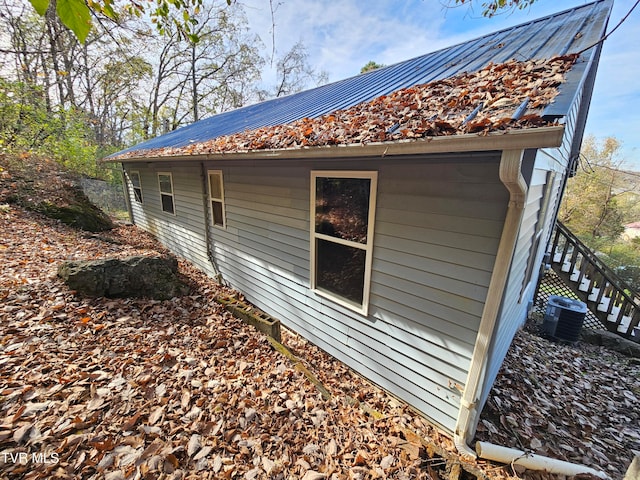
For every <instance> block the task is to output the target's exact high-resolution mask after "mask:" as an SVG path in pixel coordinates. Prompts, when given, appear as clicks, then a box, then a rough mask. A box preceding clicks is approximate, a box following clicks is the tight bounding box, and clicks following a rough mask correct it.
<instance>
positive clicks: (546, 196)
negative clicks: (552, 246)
mask: <svg viewBox="0 0 640 480" xmlns="http://www.w3.org/2000/svg"><path fill="white" fill-rule="evenodd" d="M555 179H556V172H554V171H549V172H547V179H546V183H545V185H544V192H543V194H542V198H541V199H540V210H539V211H538V221H537V222H536V227H535V230H534V232H533V238H532V240H531V249H530V250H529V259H528V261H527V269H526V270H525V274H524V279H523V280H522V287H521V289H520V301H522V300H523V299H524V294H525V292H526V291H527V286H528V285H529V282H530V281H531V275H532V274H533V269H534V267H535V263H534V261H535V259H536V257H537V256H538V248H540V242H541V239H542V232H543V231H544V227H545V225H546V224H547V212H548V211H549V201H550V199H551V192H552V191H553V187H554V183H555Z"/></svg>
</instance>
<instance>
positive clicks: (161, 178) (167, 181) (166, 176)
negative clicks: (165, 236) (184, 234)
mask: <svg viewBox="0 0 640 480" xmlns="http://www.w3.org/2000/svg"><path fill="white" fill-rule="evenodd" d="M158 183H159V185H160V202H161V204H162V211H163V212H167V213H171V214H173V215H175V213H176V210H175V206H174V202H173V178H172V177H171V174H170V173H158Z"/></svg>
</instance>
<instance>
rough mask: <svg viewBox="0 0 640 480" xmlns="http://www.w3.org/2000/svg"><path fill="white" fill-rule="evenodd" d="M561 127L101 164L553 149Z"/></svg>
mask: <svg viewBox="0 0 640 480" xmlns="http://www.w3.org/2000/svg"><path fill="white" fill-rule="evenodd" d="M564 130H565V127H564V125H554V126H549V127H537V128H528V129H522V130H507V131H498V132H491V133H488V134H486V135H482V134H476V133H468V134H463V135H448V136H441V137H428V138H420V139H413V140H398V141H395V142H377V143H368V144H364V145H363V144H350V145H329V146H321V147H307V148H288V149H279V150H250V151H246V152H237V153H203V154H196V155H165V156H148V157H146V156H139V157H131V158H124V159H117V158H105V159H103V160H102V162H104V163H113V162H118V163H136V162H138V163H139V162H172V161H189V160H196V161H202V160H247V159H251V160H255V159H265V160H266V159H305V158H309V159H321V158H326V159H335V158H359V157H385V156H398V155H418V154H430V153H457V152H482V151H492V150H494V151H500V150H519V149H526V148H554V147H559V146H560V145H561V144H562V138H563V135H564Z"/></svg>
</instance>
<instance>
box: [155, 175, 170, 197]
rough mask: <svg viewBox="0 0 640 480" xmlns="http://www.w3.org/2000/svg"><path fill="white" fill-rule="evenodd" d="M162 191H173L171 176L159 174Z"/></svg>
mask: <svg viewBox="0 0 640 480" xmlns="http://www.w3.org/2000/svg"><path fill="white" fill-rule="evenodd" d="M158 178H159V179H160V191H161V192H162V193H173V190H172V188H171V177H170V176H169V175H159V177H158Z"/></svg>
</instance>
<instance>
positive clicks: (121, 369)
mask: <svg viewBox="0 0 640 480" xmlns="http://www.w3.org/2000/svg"><path fill="white" fill-rule="evenodd" d="M0 232H2V234H1V238H2V241H3V244H4V245H6V246H7V248H6V249H3V250H2V251H0V289H1V291H2V292H3V295H4V300H3V301H2V304H0V333H1V337H0V338H1V340H0V399H1V400H0V453H5V454H6V455H7V457H6V458H7V459H8V460H6V461H5V460H4V458H5V457H3V456H2V455H0V471H1V472H2V473H1V474H0V476H5V475H6V476H8V478H25V479H29V480H35V479H48V478H59V479H67V478H68V479H72V478H73V479H75V478H85V479H103V478H104V479H130V478H143V479H151V478H166V479H187V478H244V479H249V478H254V479H267V478H269V479H285V478H286V479H289V478H291V479H301V478H307V479H311V478H326V479H347V478H362V479H364V478H396V479H426V478H428V472H427V471H426V470H425V469H423V468H422V463H423V461H424V458H425V456H424V455H425V452H424V449H422V448H421V447H420V446H418V445H415V444H414V443H412V442H408V441H407V440H406V438H405V434H404V433H402V431H401V429H402V428H406V427H412V428H415V429H416V430H420V431H421V432H423V435H425V436H426V435H432V436H433V438H438V439H439V440H438V441H439V442H442V444H443V445H449V447H450V448H451V449H453V445H452V444H451V442H450V441H449V440H448V439H447V438H446V437H440V436H439V434H438V433H437V431H435V430H433V429H431V428H430V427H428V426H427V425H426V423H424V421H423V420H422V419H421V418H420V417H418V416H417V415H415V414H413V413H411V412H410V411H409V410H408V409H407V408H406V406H404V405H402V404H399V403H398V402H395V401H394V400H393V399H391V398H390V397H388V396H387V395H385V394H384V393H383V392H381V391H380V390H378V389H376V388H374V387H373V386H371V385H370V384H368V383H367V382H365V381H364V380H363V379H361V378H360V377H358V376H356V375H354V374H353V373H352V372H351V371H349V370H348V369H347V368H346V367H345V366H344V365H342V364H340V363H339V362H336V361H335V360H333V359H332V358H331V357H329V356H327V355H326V354H324V353H323V352H322V351H321V350H319V349H318V348H316V347H314V346H313V345H310V344H308V343H307V342H305V341H304V340H303V339H300V338H299V337H297V336H295V335H293V334H291V333H289V332H284V341H285V343H286V344H287V345H289V346H290V347H291V348H294V349H295V350H296V352H297V353H298V354H299V355H300V358H302V359H303V360H300V362H301V363H300V364H302V363H304V365H301V366H303V367H304V368H298V367H297V365H296V364H294V363H293V362H291V360H290V359H289V358H287V357H286V356H284V355H282V354H281V353H279V352H278V351H276V350H275V349H274V348H273V347H272V346H271V344H270V343H269V342H268V341H267V339H266V338H265V337H264V336H263V335H262V334H260V333H258V332H256V331H255V330H254V329H253V328H252V327H249V326H247V325H246V324H244V323H242V322H241V321H239V320H237V319H236V318H234V317H232V316H231V315H230V314H229V313H228V312H226V310H224V308H222V307H221V306H219V305H217V304H216V303H215V302H213V301H212V300H211V299H212V298H213V296H214V294H219V293H221V292H219V289H220V288H221V287H219V286H218V285H217V284H215V282H214V281H213V280H212V279H210V278H208V277H206V276H205V275H204V274H202V273H200V272H198V271H196V270H195V269H193V267H191V266H189V265H188V264H186V263H185V262H181V265H180V268H181V271H182V272H183V273H184V274H185V275H187V276H188V278H189V280H190V282H192V283H193V284H194V286H195V288H194V290H193V295H190V296H184V297H180V298H176V299H173V300H172V301H153V300H144V299H135V300H132V299H105V298H99V299H82V298H79V297H76V296H75V295H74V293H73V292H70V291H69V290H67V289H66V288H65V286H64V285H63V284H62V282H61V281H60V280H59V279H58V278H57V277H56V266H57V265H56V264H57V263H59V262H60V261H61V260H63V259H67V258H69V257H74V258H94V257H99V256H118V255H122V256H128V255H131V254H149V255H151V254H154V253H156V251H155V250H154V249H156V248H160V247H158V245H157V244H155V243H154V242H153V241H152V240H150V239H149V237H148V236H147V235H146V234H143V233H141V232H140V231H139V230H137V229H135V228H133V227H119V228H118V229H116V230H115V231H114V232H110V233H109V234H108V235H109V241H108V242H105V241H102V240H100V239H98V238H84V237H83V236H82V235H81V234H79V233H77V232H75V231H73V230H71V229H68V228H66V227H63V226H61V225H60V224H58V223H56V222H53V221H47V220H44V219H42V218H41V217H39V216H37V215H34V214H30V213H27V212H24V211H22V210H20V209H18V208H13V209H11V210H10V211H9V212H8V213H6V214H4V215H3V216H2V217H0ZM114 240H117V241H114ZM43 243H46V245H47V246H48V247H49V248H47V249H43V248H41V246H42V244H43ZM52 259H53V261H50V260H52ZM16 278H17V279H27V280H28V281H27V282H22V281H18V282H16V281H14V280H15V279H16ZM227 293H229V294H231V293H232V292H227ZM97 325H104V327H103V328H96V326H97ZM305 372H314V373H315V374H317V375H318V377H319V381H320V382H322V384H323V385H325V386H326V388H327V389H328V390H330V391H331V392H332V398H330V399H326V398H324V397H323V395H322V394H321V393H320V392H319V390H318V388H317V387H316V385H314V383H312V382H311V381H310V379H309V378H308V377H307V375H306V374H305ZM349 397H358V399H359V400H360V401H363V402H364V401H366V402H367V403H368V404H369V405H370V406H371V408H375V409H377V410H379V411H381V412H383V415H382V417H381V418H374V417H373V416H370V415H368V414H367V413H365V412H364V411H363V409H361V408H358V406H357V404H354V403H353V402H352V401H351V400H350V399H349ZM393 439H395V440H393ZM45 453H46V454H50V455H49V456H48V457H47V459H48V461H45V457H43V456H40V455H41V454H42V455H44V454H45ZM53 454H55V456H51V455H53ZM11 455H13V457H11ZM12 458H15V459H16V461H15V462H13V461H12ZM23 460H24V461H23ZM443 474H444V470H443ZM3 478H4V477H3Z"/></svg>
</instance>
